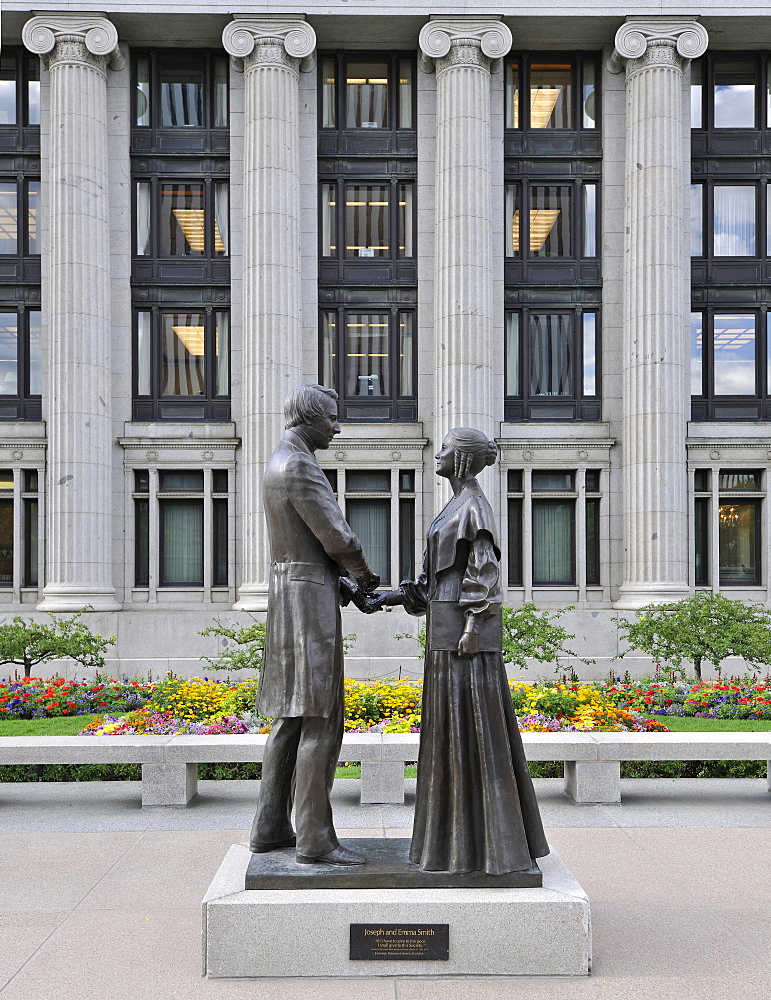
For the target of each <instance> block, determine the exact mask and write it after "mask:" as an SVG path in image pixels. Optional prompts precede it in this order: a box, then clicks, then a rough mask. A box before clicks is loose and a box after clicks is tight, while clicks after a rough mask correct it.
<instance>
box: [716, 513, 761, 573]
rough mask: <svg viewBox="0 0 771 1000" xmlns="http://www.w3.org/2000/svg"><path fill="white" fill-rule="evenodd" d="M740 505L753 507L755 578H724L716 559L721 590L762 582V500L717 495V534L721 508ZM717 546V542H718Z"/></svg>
mask: <svg viewBox="0 0 771 1000" xmlns="http://www.w3.org/2000/svg"><path fill="white" fill-rule="evenodd" d="M733 503H736V504H740V505H741V506H744V507H754V510H755V514H754V550H755V551H754V553H753V555H754V558H755V576H754V578H753V579H752V580H733V579H730V578H728V577H724V576H723V575H722V573H721V569H722V567H721V565H720V560H719V558H718V566H717V570H718V574H719V575H720V587H721V589H722V588H724V587H726V588H737V587H739V588H741V587H759V586H761V584H762V581H763V562H762V559H763V555H762V552H763V550H762V545H761V541H762V532H763V522H762V507H763V498H762V497H758V496H754V497H753V496H750V497H742V496H737V495H735V494H731V493H719V494H718V532H719V530H720V516H719V511H720V508H721V507H723V506H727V505H728V504H733ZM718 546H719V541H718Z"/></svg>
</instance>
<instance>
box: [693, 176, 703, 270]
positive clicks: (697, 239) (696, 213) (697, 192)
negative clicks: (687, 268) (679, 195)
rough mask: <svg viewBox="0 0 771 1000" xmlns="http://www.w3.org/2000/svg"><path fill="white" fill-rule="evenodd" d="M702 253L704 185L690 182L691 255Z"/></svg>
mask: <svg viewBox="0 0 771 1000" xmlns="http://www.w3.org/2000/svg"><path fill="white" fill-rule="evenodd" d="M703 255H704V186H703V185H702V184H691V257H702V256H703Z"/></svg>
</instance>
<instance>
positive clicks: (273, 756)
mask: <svg viewBox="0 0 771 1000" xmlns="http://www.w3.org/2000/svg"><path fill="white" fill-rule="evenodd" d="M336 400H337V393H336V392H335V391H334V390H333V389H325V388H324V387H323V386H319V385H301V386H299V387H298V388H297V389H295V390H294V391H293V392H291V393H290V394H289V396H288V397H287V399H286V402H285V404H284V415H285V417H286V431H285V432H284V436H283V438H282V440H281V443H280V444H279V446H278V448H276V450H275V452H274V453H273V455H272V457H271V459H270V461H269V462H268V465H267V468H266V470H265V479H264V496H265V517H266V520H267V528H268V536H269V539H270V551H271V567H270V590H269V596H268V621H267V635H266V640H265V652H264V655H263V662H262V674H261V679H260V693H259V698H258V703H257V705H258V709H259V711H260V712H261V713H262V714H263V715H267V716H270V717H272V718H273V719H274V720H275V721H274V723H273V728H272V730H271V733H270V736H269V737H268V742H267V746H266V747H265V759H264V761H263V765H262V782H261V788H260V798H259V803H258V806H257V813H256V815H255V817H254V823H253V824H252V833H251V838H250V844H249V846H250V848H251V850H252V851H253V852H254V853H255V854H259V853H263V852H266V851H272V850H276V849H278V848H281V847H291V846H294V845H295V844H296V857H297V861H299V862H301V863H305V864H311V863H314V862H317V863H322V864H332V865H356V864H364V863H365V862H366V858H365V857H364V855H363V854H361V853H359V852H358V851H353V850H350V849H349V848H347V847H344V846H342V845H341V844H340V843H339V841H338V839H337V836H336V834H335V828H334V825H333V822H332V807H331V805H330V802H329V795H330V792H331V790H332V781H333V779H334V776H335V768H336V766H337V762H338V760H339V758H340V747H341V744H342V740H343V644H342V627H341V621H340V603H341V593H340V589H341V588H340V577H341V573H344V572H346V571H347V572H348V573H350V574H351V575H352V576H353V577H354V578H355V579H356V581H357V583H358V584H359V586H360V587H361V589H362V590H363V591H364V593H365V594H366V593H367V592H370V591H372V590H374V589H375V587H377V585H378V583H379V582H380V580H379V578H378V576H377V575H376V574H375V573H374V572H373V570H372V569H371V567H370V565H369V563H368V562H367V560H366V558H365V556H364V553H363V552H362V548H361V543H360V542H359V539H358V538H357V537H356V535H355V534H354V533H353V531H352V530H351V528H350V526H349V525H348V524H347V522H346V520H345V518H344V517H343V515H342V512H341V511H340V508H339V506H338V505H337V502H336V500H335V497H334V495H333V493H332V490H331V489H330V486H329V483H328V482H327V478H326V476H325V475H324V473H323V472H322V471H321V469H320V468H319V464H318V462H317V461H316V457H315V454H314V453H315V451H316V449H317V448H328V447H329V445H330V442H331V441H332V439H333V437H334V436H335V435H336V434H339V433H340V425H339V424H338V422H337V402H336ZM349 589H350V588H349ZM344 601H345V597H344ZM357 603H359V602H357ZM359 606H361V607H363V609H366V606H365V602H364V601H362V602H361V603H360V604H359ZM293 786H294V787H293ZM293 798H294V804H295V824H296V828H297V834H296V837H295V832H294V831H293V829H292V821H291V812H292V799H293Z"/></svg>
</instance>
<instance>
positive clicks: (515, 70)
mask: <svg viewBox="0 0 771 1000" xmlns="http://www.w3.org/2000/svg"><path fill="white" fill-rule="evenodd" d="M519 87H520V83H519V63H516V62H514V63H507V64H506V128H519V126H520V121H519Z"/></svg>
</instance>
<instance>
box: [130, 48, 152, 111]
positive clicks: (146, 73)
mask: <svg viewBox="0 0 771 1000" xmlns="http://www.w3.org/2000/svg"><path fill="white" fill-rule="evenodd" d="M136 72H137V83H136V91H135V95H134V100H135V101H136V109H135V118H134V124H135V125H149V124H150V57H149V56H139V57H138V58H137V70H136Z"/></svg>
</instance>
